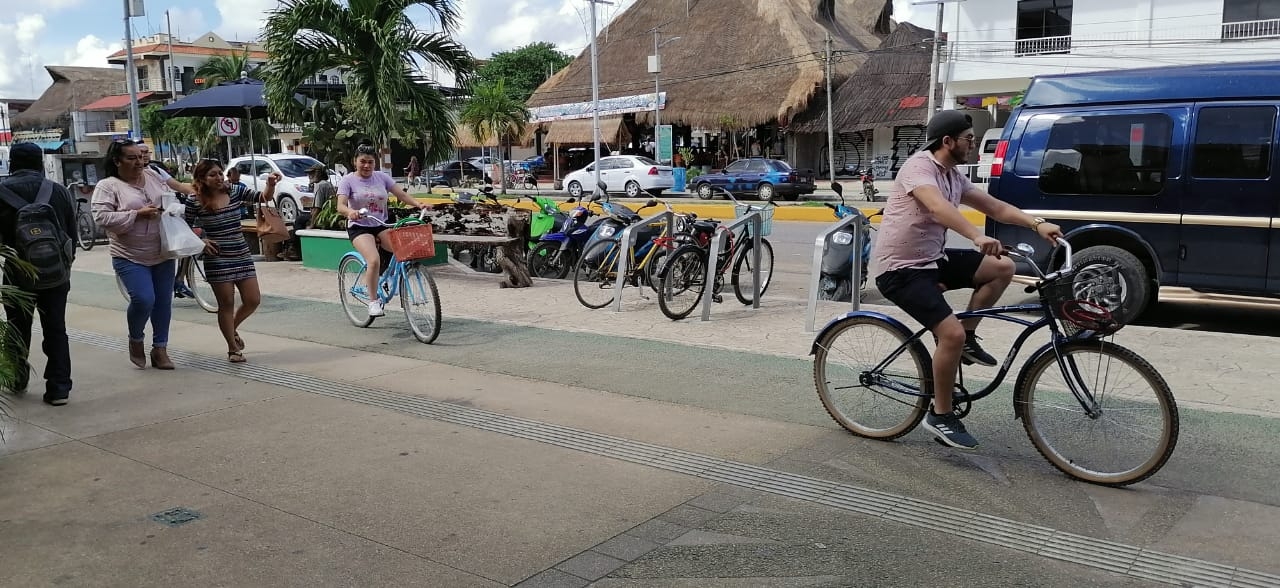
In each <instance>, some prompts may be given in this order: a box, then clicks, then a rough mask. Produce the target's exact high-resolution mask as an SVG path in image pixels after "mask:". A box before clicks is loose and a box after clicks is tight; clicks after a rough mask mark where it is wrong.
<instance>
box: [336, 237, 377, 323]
mask: <svg viewBox="0 0 1280 588" xmlns="http://www.w3.org/2000/svg"><path fill="white" fill-rule="evenodd" d="M367 267H368V266H366V265H365V263H364V261H363V260H361V259H360V258H359V257H357V256H355V255H350V254H348V255H346V256H344V257H343V258H342V261H339V262H338V300H340V301H341V302H342V311H343V312H345V313H346V315H347V319H348V320H350V321H351V324H353V325H355V326H357V327H360V328H364V327H367V326H369V325H370V324H372V323H373V317H370V316H369V300H370V298H369V296H370V294H371V293H370V292H367V291H366V289H365V286H364V272H365V269H366V268H367Z"/></svg>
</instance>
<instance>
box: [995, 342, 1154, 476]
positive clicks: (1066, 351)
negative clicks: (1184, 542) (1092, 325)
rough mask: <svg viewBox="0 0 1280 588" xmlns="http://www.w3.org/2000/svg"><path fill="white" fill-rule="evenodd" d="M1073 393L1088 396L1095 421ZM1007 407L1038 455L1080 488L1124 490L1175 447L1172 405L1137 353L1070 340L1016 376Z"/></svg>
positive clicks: (1146, 364)
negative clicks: (1083, 484)
mask: <svg viewBox="0 0 1280 588" xmlns="http://www.w3.org/2000/svg"><path fill="white" fill-rule="evenodd" d="M1059 356H1061V358H1062V361H1061V363H1059V361H1058V357H1059ZM1069 384H1070V385H1069ZM1072 387H1075V388H1076V389H1077V390H1080V391H1082V392H1085V393H1087V395H1088V397H1090V398H1092V400H1093V402H1094V404H1096V406H1097V410H1096V411H1095V414H1094V416H1092V417H1091V416H1089V415H1088V414H1086V413H1085V410H1084V407H1083V406H1082V405H1081V403H1080V401H1079V400H1077V398H1076V395H1075V394H1073V393H1072V391H1071V389H1072ZM1013 403H1014V411H1015V414H1016V415H1017V416H1018V418H1019V419H1021V420H1022V426H1023V428H1024V429H1026V431H1027V436H1028V437H1030V438H1031V443H1032V444H1033V445H1035V447H1036V450H1037V451H1039V452H1040V455H1042V456H1044V458H1045V459H1047V460H1049V463H1051V464H1053V466H1054V467H1056V468H1058V469H1059V470H1061V471H1062V472H1063V473H1064V474H1067V475H1068V476H1071V477H1073V478H1076V479H1078V480H1083V481H1085V482H1092V483H1094V484H1102V485H1106V486H1126V485H1129V484H1133V483H1134V482H1139V481H1142V480H1145V479H1146V478H1148V477H1150V476H1151V475H1152V474H1154V473H1156V472H1157V471H1159V470H1160V468H1161V467H1163V466H1164V464H1165V462H1166V461H1168V459H1169V456H1170V455H1171V454H1173V449H1174V447H1175V446H1176V445H1177V443H1178V426H1179V425H1178V406H1177V404H1176V403H1175V401H1174V399H1173V393H1172V392H1170V390H1169V384H1167V383H1166V382H1165V381H1164V378H1163V377H1161V376H1160V373H1159V372H1157V371H1156V369H1155V368H1154V367H1151V364H1149V363H1147V361H1146V360H1144V359H1142V357H1140V356H1139V355H1138V354H1136V353H1134V352H1133V351H1130V350H1128V349H1126V348H1124V347H1121V346H1119V345H1115V344H1112V343H1109V342H1106V341H1075V342H1072V343H1067V344H1065V345H1063V346H1060V347H1059V348H1058V354H1054V353H1053V352H1048V353H1044V354H1041V355H1040V356H1039V357H1037V358H1035V359H1034V360H1033V361H1032V363H1029V364H1028V365H1027V366H1026V367H1024V368H1023V370H1022V373H1021V374H1019V376H1018V384H1017V387H1016V388H1015V389H1014V396H1013Z"/></svg>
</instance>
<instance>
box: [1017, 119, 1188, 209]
mask: <svg viewBox="0 0 1280 588" xmlns="http://www.w3.org/2000/svg"><path fill="white" fill-rule="evenodd" d="M1172 128H1173V121H1172V120H1170V118H1169V117H1168V116H1166V115H1164V114H1158V113H1152V114H1098V115H1084V116H1063V117H1061V118H1058V119H1057V120H1056V121H1054V123H1053V127H1052V128H1051V129H1050V131H1049V144H1048V145H1047V146H1046V149H1045V152H1044V159H1043V160H1042V162H1041V164H1040V189H1041V190H1043V191H1044V192H1045V193H1047V194H1089V195H1093V194H1114V195H1140V196H1151V195H1154V194H1158V193H1159V192H1160V190H1161V189H1163V187H1164V181H1165V169H1166V168H1167V167H1168V166H1167V164H1168V161H1169V147H1170V140H1171V136H1172Z"/></svg>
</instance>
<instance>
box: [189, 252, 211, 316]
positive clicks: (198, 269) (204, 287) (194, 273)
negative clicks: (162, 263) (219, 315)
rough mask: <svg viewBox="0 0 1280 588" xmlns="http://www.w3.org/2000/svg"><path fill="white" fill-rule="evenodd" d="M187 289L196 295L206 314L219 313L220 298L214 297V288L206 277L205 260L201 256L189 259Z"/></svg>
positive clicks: (197, 301)
mask: <svg viewBox="0 0 1280 588" xmlns="http://www.w3.org/2000/svg"><path fill="white" fill-rule="evenodd" d="M185 277H186V280H187V287H188V288H190V289H191V293H192V294H195V295H196V304H199V305H200V308H203V309H204V311H205V312H218V297H217V296H214V295H213V286H210V285H209V280H208V278H206V277H205V275H204V259H203V257H202V256H200V255H193V256H191V257H188V258H187V273H186V276H185Z"/></svg>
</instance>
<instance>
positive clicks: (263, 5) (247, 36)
mask: <svg viewBox="0 0 1280 588" xmlns="http://www.w3.org/2000/svg"><path fill="white" fill-rule="evenodd" d="M214 5H215V6H216V7H217V9H218V16H219V17H221V24H219V25H218V27H217V28H215V29H214V32H215V33H218V35H220V36H221V37H222V38H224V39H226V40H228V41H255V40H257V39H258V37H259V36H261V35H262V25H263V24H264V23H265V22H266V21H267V16H268V12H270V11H271V10H273V9H275V7H276V6H277V5H279V1H278V0H215V2H214ZM203 32H204V31H199V32H195V31H193V32H192V34H196V35H198V34H200V33H203Z"/></svg>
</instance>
